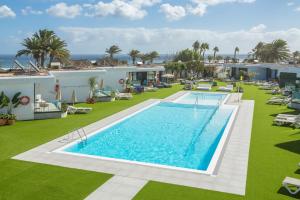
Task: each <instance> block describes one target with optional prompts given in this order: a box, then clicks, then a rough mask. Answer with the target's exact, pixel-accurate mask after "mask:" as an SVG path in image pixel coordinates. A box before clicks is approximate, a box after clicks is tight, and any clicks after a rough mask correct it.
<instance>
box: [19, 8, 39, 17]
mask: <svg viewBox="0 0 300 200" xmlns="http://www.w3.org/2000/svg"><path fill="white" fill-rule="evenodd" d="M21 12H22V14H23V15H29V14H32V15H41V14H43V11H40V10H33V9H32V7H30V6H26V7H25V8H24V9H22V10H21Z"/></svg>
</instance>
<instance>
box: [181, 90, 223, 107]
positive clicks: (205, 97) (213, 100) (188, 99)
mask: <svg viewBox="0 0 300 200" xmlns="http://www.w3.org/2000/svg"><path fill="white" fill-rule="evenodd" d="M227 95H228V94H222V93H208V92H189V93H188V94H186V95H184V96H183V97H182V98H179V99H178V100H177V101H176V102H177V103H184V104H195V102H196V99H197V100H198V104H202V105H218V104H221V103H222V102H223V101H224V100H225V98H226V97H227Z"/></svg>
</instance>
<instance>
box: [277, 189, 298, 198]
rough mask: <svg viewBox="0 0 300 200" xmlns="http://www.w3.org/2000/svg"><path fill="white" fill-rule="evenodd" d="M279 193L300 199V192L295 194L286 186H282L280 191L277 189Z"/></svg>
mask: <svg viewBox="0 0 300 200" xmlns="http://www.w3.org/2000/svg"><path fill="white" fill-rule="evenodd" d="M277 193H278V194H282V195H285V196H289V197H291V198H294V199H300V193H298V194H296V195H293V194H290V193H289V192H288V191H287V190H286V189H285V188H284V187H281V188H280V189H279V190H278V191H277Z"/></svg>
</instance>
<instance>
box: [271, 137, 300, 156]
mask: <svg viewBox="0 0 300 200" xmlns="http://www.w3.org/2000/svg"><path fill="white" fill-rule="evenodd" d="M275 146H276V147H279V148H281V149H284V150H287V151H290V152H293V153H297V154H300V140H294V141H289V142H284V143H279V144H276V145H275Z"/></svg>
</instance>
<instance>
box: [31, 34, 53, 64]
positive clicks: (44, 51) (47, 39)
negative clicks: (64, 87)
mask: <svg viewBox="0 0 300 200" xmlns="http://www.w3.org/2000/svg"><path fill="white" fill-rule="evenodd" d="M33 37H34V38H37V39H38V41H39V42H40V48H41V60H40V66H41V67H45V60H46V59H47V55H48V53H49V51H50V49H49V45H50V43H51V40H53V39H54V38H56V35H55V33H54V31H51V30H48V29H42V30H39V31H38V32H36V33H34V35H33Z"/></svg>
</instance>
